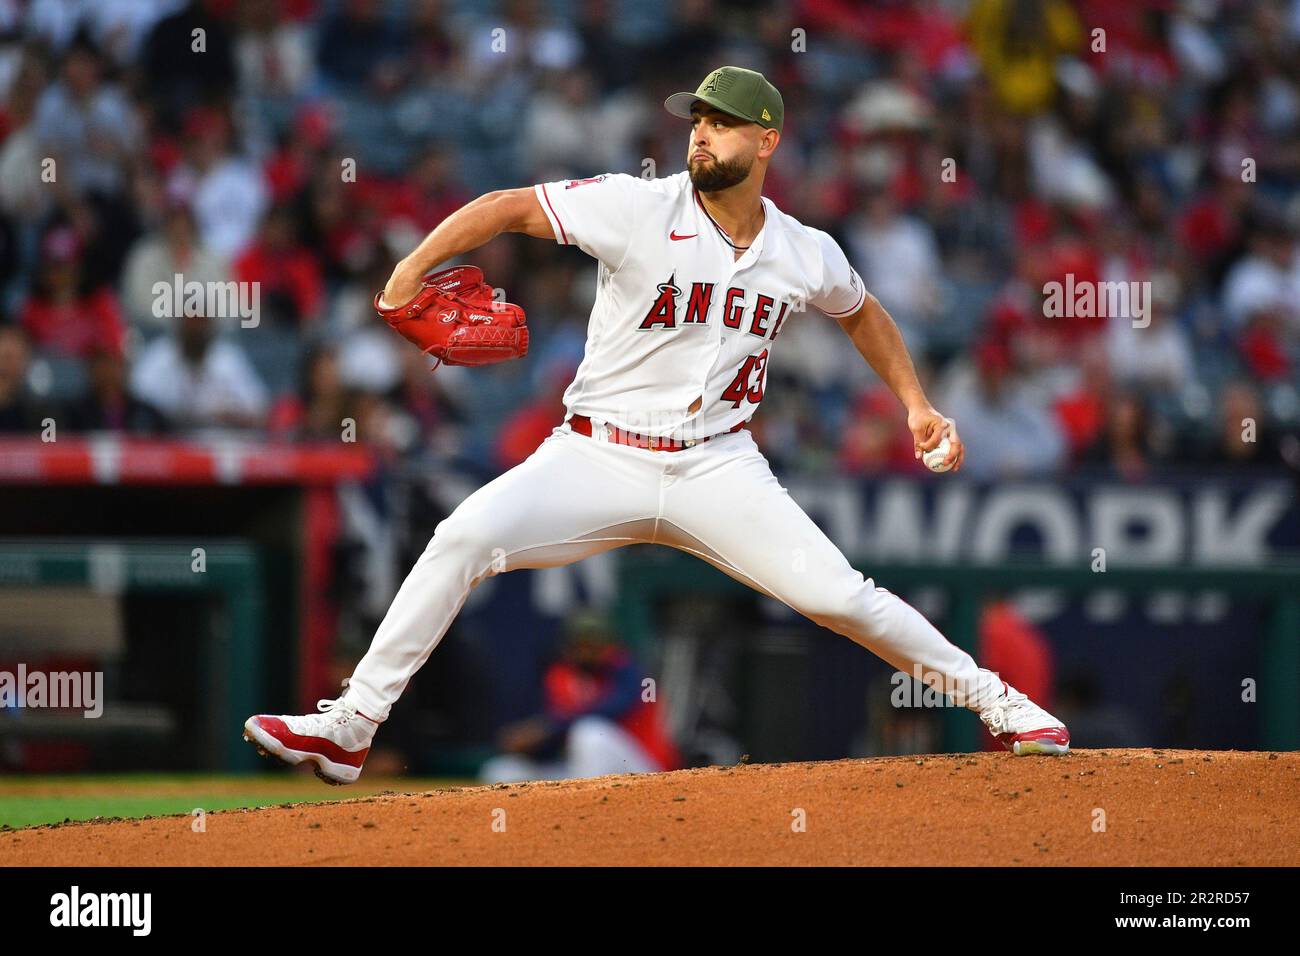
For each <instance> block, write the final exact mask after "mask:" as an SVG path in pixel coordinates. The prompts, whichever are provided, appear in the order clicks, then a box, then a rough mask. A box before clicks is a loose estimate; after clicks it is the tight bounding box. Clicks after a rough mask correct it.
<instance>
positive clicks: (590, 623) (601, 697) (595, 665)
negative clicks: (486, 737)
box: [479, 612, 680, 783]
mask: <svg viewBox="0 0 1300 956" xmlns="http://www.w3.org/2000/svg"><path fill="white" fill-rule="evenodd" d="M644 677H645V673H644V670H643V668H642V667H640V666H639V665H638V664H637V662H636V659H635V658H634V657H633V656H632V655H631V653H629V652H628V650H627V649H626V648H624V647H622V646H620V645H619V644H618V643H617V641H616V639H615V637H614V634H613V632H612V630H611V628H610V625H609V623H608V621H606V620H605V619H604V617H603V616H602V615H599V614H595V613H593V612H581V613H579V614H577V615H575V616H574V617H573V618H572V619H571V620H570V621H569V622H568V625H567V627H566V634H565V640H564V644H563V647H562V648H561V651H560V656H559V659H558V660H556V661H555V663H553V664H552V665H551V666H550V667H549V668H548V669H547V671H546V674H545V677H544V678H543V685H544V697H545V709H544V711H543V712H542V713H540V714H537V715H536V716H533V717H529V718H527V719H525V720H521V721H517V722H515V723H513V724H508V725H506V726H505V727H503V728H501V730H500V731H499V732H498V734H497V742H498V746H499V747H500V749H501V750H502V751H504V753H503V754H501V755H500V756H497V757H493V758H492V759H490V760H488V761H487V763H485V764H484V765H483V768H482V770H481V771H480V773H479V776H480V779H482V780H483V781H484V782H485V783H514V782H517V781H520V780H563V779H570V778H582V777H600V776H604V775H605V774H611V773H653V772H656V771H660V770H672V769H675V768H676V767H677V766H678V764H679V759H680V758H679V757H678V754H677V748H676V747H675V746H674V744H673V742H672V740H671V739H670V738H669V736H668V734H667V731H666V730H665V728H664V725H663V706H662V704H661V703H660V702H658V701H654V700H645V699H644V698H643V697H642V686H641V684H642V680H643V679H644Z"/></svg>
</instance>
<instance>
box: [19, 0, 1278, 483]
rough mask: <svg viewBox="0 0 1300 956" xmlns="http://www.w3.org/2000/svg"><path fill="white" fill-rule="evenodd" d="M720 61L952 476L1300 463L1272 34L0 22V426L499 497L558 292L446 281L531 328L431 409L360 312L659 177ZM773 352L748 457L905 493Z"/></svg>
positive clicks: (742, 7) (1174, 26)
mask: <svg viewBox="0 0 1300 956" xmlns="http://www.w3.org/2000/svg"><path fill="white" fill-rule="evenodd" d="M196 31H199V32H196ZM1097 31H1102V32H1101V33H1098V32H1097ZM196 38H198V39H196ZM1099 38H1100V40H1099ZM200 47H201V49H200ZM1102 47H1104V49H1103V48H1102ZM722 63H736V64H740V65H744V66H749V67H753V68H756V69H760V70H762V71H763V72H765V73H766V74H767V75H768V77H769V78H770V79H772V80H773V81H774V82H775V83H776V85H777V86H778V88H779V89H781V91H782V93H783V95H784V98H785V102H786V115H787V122H786V129H785V135H784V137H783V140H782V143H781V147H780V149H779V150H778V152H777V155H776V159H775V161H774V163H773V167H772V169H771V171H770V173H769V178H768V185H767V189H766V192H767V194H768V195H769V196H770V197H771V198H772V199H773V200H774V201H775V202H776V203H777V205H778V206H780V207H781V208H782V209H785V210H786V211H788V212H790V213H792V214H793V215H795V216H796V217H797V218H799V219H801V220H802V221H804V222H806V223H808V224H809V225H813V226H817V227H819V228H824V229H826V230H827V231H829V232H830V233H831V234H832V235H834V236H835V237H836V238H837V239H838V240H839V241H840V242H841V244H842V245H843V246H844V248H845V249H846V251H847V252H848V253H849V257H850V260H851V261H852V262H853V263H854V264H855V265H856V266H857V267H858V269H859V271H860V272H861V273H862V276H863V278H864V279H865V280H866V283H867V285H868V288H869V289H871V290H872V291H873V292H874V293H875V294H876V295H877V297H878V298H879V299H880V300H881V301H882V302H883V303H884V305H885V306H886V307H887V308H888V309H889V310H890V311H891V313H892V314H893V315H894V316H895V318H896V319H897V321H898V322H899V325H900V327H901V328H902V329H903V331H904V334H905V337H906V338H907V340H908V342H909V344H910V345H911V346H912V348H913V351H914V354H915V357H916V358H917V361H918V363H919V364H920V365H921V366H922V373H923V377H924V378H925V379H926V380H927V381H928V382H929V383H930V387H931V394H932V398H933V399H934V401H935V403H936V404H937V405H938V406H939V407H940V408H941V409H942V410H943V411H944V412H945V413H946V414H948V415H951V416H953V417H954V418H955V419H956V420H957V421H958V423H959V425H960V427H961V428H962V430H963V435H964V437H965V439H966V441H967V444H968V446H969V448H970V452H969V455H968V466H967V467H968V470H969V472H970V473H971V474H972V475H973V476H976V477H984V478H997V477H1006V476H1012V475H1020V476H1029V475H1042V474H1053V473H1057V472H1059V471H1060V470H1061V469H1065V468H1069V467H1074V466H1076V465H1080V464H1086V463H1092V464H1097V465H1102V466H1106V467H1111V468H1114V469H1117V470H1118V471H1119V472H1120V473H1121V474H1122V475H1124V476H1125V477H1130V478H1140V477H1141V476H1142V475H1144V474H1147V473H1149V472H1150V471H1151V470H1152V469H1155V468H1160V467H1163V466H1164V465H1166V464H1169V463H1173V464H1183V463H1189V462H1198V463H1212V462H1213V463H1224V462H1227V463H1240V464H1245V463H1248V462H1251V461H1265V462H1272V463H1277V462H1279V461H1282V462H1286V463H1288V464H1289V465H1290V466H1291V467H1292V468H1300V442H1298V441H1297V440H1296V438H1295V437H1294V432H1295V427H1296V423H1297V420H1298V419H1300V397H1298V395H1297V385H1298V384H1300V242H1298V236H1300V136H1298V135H1297V133H1298V131H1300V0H1286V2H1283V0H1076V2H1069V0H969V2H964V0H880V2H875V3H871V4H859V3H855V2H852V0H801V2H792V3H769V4H765V5H764V4H751V3H744V4H741V3H737V4H727V3H721V2H718V3H714V2H708V0H674V2H669V3H665V4H643V3H638V2H635V0H554V2H543V0H503V2H500V3H496V4H491V3H470V2H464V0H393V2H379V0H190V2H184V0H31V2H29V3H23V2H20V0H0V288H2V290H3V296H2V298H0V306H2V308H3V314H2V315H0V431H4V432H6V433H11V434H13V433H28V434H32V435H35V434H37V433H38V432H39V430H40V427H41V426H40V422H41V421H42V419H44V418H45V417H47V416H50V415H52V416H53V417H54V418H55V419H56V421H57V422H58V423H59V425H60V427H61V428H62V429H66V430H68V431H73V432H76V431H93V430H104V429H108V430H119V431H126V432H131V433H137V434H154V433H159V434H162V433H171V434H176V433H188V432H193V431H195V430H203V429H210V428H221V429H238V430H245V431H249V432H251V433H252V434H255V435H256V434H261V435H266V436H268V437H270V438H276V439H286V440H299V439H312V438H326V439H334V440H337V439H338V438H339V435H340V427H341V426H340V423H341V421H342V420H343V419H344V418H347V417H351V418H353V419H354V420H355V421H356V422H357V427H358V432H359V434H360V436H361V439H362V440H364V441H366V442H368V443H370V444H372V445H373V446H374V447H375V448H376V449H378V450H379V451H380V453H381V454H383V455H384V456H386V458H387V459H388V460H391V461H413V462H420V461H426V460H427V459H428V458H429V457H430V456H432V457H433V458H437V459H442V460H446V461H448V462H453V463H456V462H459V463H464V464H465V465H467V466H473V467H475V468H478V469H481V470H486V471H493V470H499V469H503V468H506V467H509V466H511V465H513V464H515V463H517V462H518V461H520V460H522V459H523V458H524V457H526V456H527V455H528V454H529V453H530V452H531V451H532V450H533V449H534V448H535V447H536V445H537V443H538V442H540V441H541V440H542V439H543V438H544V437H545V436H546V435H547V434H549V432H550V429H551V428H552V427H553V426H554V425H556V424H558V423H559V422H560V421H561V420H562V415H563V412H562V406H561V403H560V396H561V394H562V392H563V389H564V387H565V385H567V383H568V381H569V380H570V377H571V375H572V372H573V370H574V368H575V367H576V365H577V362H578V361H579V360H580V358H581V355H582V347H583V342H584V340H585V331H586V321H587V315H588V312H589V308H590V303H591V300H592V297H593V294H594V288H595V268H594V264H593V263H592V262H591V261H590V260H589V259H587V258H586V257H585V256H583V255H582V254H581V253H580V252H578V251H576V250H573V249H564V248H559V247H557V246H554V245H552V244H549V243H541V242H536V241H533V240H528V239H525V238H523V237H517V236H508V237H502V238H500V239H498V240H495V241H494V242H493V243H491V244H490V245H489V246H487V247H485V248H484V249H483V250H480V251H478V252H476V253H474V254H473V255H472V256H471V257H469V258H470V261H473V262H475V263H476V264H478V265H481V266H482V267H483V268H484V270H485V272H486V273H487V275H488V276H489V278H490V279H491V280H492V281H493V282H494V284H496V285H499V286H502V287H504V289H505V290H506V294H507V297H508V298H509V299H510V300H511V301H513V302H518V303H520V304H522V305H523V306H524V307H525V309H526V310H527V311H528V315H529V320H530V326H531V328H532V330H533V347H532V351H531V353H530V355H529V356H528V358H527V359H525V360H524V361H522V362H512V363H503V364H502V365H499V366H492V367H490V368H483V369H457V368H446V367H444V368H440V369H438V370H437V371H436V372H435V373H434V374H429V373H428V371H427V368H428V362H427V360H425V359H424V358H423V357H422V356H420V355H419V354H418V353H416V352H415V350H413V349H411V348H409V346H407V345H406V344H405V343H404V342H403V341H402V340H401V339H399V338H398V337H397V336H395V335H393V334H392V333H391V332H390V331H389V330H388V329H387V327H386V326H384V325H383V324H382V323H381V322H379V321H378V320H377V319H376V318H375V317H374V314H373V312H372V311H371V308H370V300H371V297H372V296H373V294H374V292H375V290H377V289H379V288H380V287H382V285H383V284H384V281H385V280H386V278H387V276H388V273H389V271H390V269H391V266H392V264H393V262H394V261H395V259H396V258H397V257H400V256H401V255H403V254H405V252H407V251H408V250H409V249H410V248H411V246H412V245H413V244H414V243H415V242H416V241H418V239H419V237H420V236H421V235H422V234H423V233H425V232H426V231H427V230H429V229H431V228H433V227H434V226H436V225H437V224H438V222H439V221H441V220H442V219H443V218H444V217H445V216H447V215H448V214H449V213H450V212H451V211H453V210H454V209H456V208H457V207H458V206H460V205H461V204H463V203H464V202H467V201H468V200H470V199H472V198H473V197H474V196H476V195H478V194H480V193H482V192H485V191H488V190H491V189H495V188H504V187H513V186H519V185H526V184H530V183H535V182H541V181H549V180H554V179H560V178H568V177H578V176H587V175H593V174H596V173H600V172H606V171H622V172H631V173H633V174H644V173H647V171H648V172H651V173H653V174H654V175H670V174H672V173H675V172H677V171H679V170H680V169H681V168H683V163H684V157H685V153H684V150H685V147H686V142H685V140H686V136H687V130H686V125H685V124H684V123H683V122H681V121H677V120H674V119H673V118H672V117H670V116H668V115H667V114H666V113H665V112H664V111H663V110H662V108H661V106H660V104H661V101H662V99H663V97H664V96H665V95H667V94H668V93H671V92H675V91H676V90H679V89H690V88H694V87H695V85H696V84H697V83H698V82H699V81H700V79H701V78H702V77H703V76H704V75H705V74H706V73H707V71H708V70H709V69H711V68H712V67H714V66H717V65H719V64H722ZM47 159H53V161H54V162H53V164H52V165H51V164H48V163H47V162H46V160H47ZM177 274H182V275H183V276H184V278H185V280H186V281H190V280H194V281H199V282H208V281H214V282H220V281H227V280H230V279H234V280H237V281H239V282H244V283H251V282H257V283H259V284H260V321H259V323H258V325H257V326H256V327H255V328H245V327H243V325H241V323H240V322H239V320H238V318H237V317H231V316H226V317H224V318H223V317H219V316H205V315H202V314H198V315H190V316H188V317H186V318H184V319H182V320H176V319H172V318H169V317H168V316H167V314H162V315H160V314H159V313H160V309H159V308H158V303H157V299H158V294H157V291H156V283H159V282H162V283H165V284H167V285H169V286H170V284H171V283H172V281H173V277H174V276H175V275H177ZM1067 275H1072V276H1073V277H1074V281H1075V282H1076V283H1078V282H1098V281H1107V282H1109V281H1139V282H1150V283H1151V286H1150V288H1151V290H1152V303H1151V305H1152V308H1151V322H1150V325H1149V326H1148V327H1146V328H1135V327H1134V323H1133V321H1132V319H1131V317H1129V316H1117V317H1110V318H1100V319H1084V318H1068V319H1058V318H1048V317H1046V316H1045V315H1044V309H1043V288H1044V285H1045V284H1046V283H1049V282H1053V281H1062V282H1064V281H1065V277H1066V276H1067ZM161 311H162V312H164V313H167V312H168V310H166V309H163V310H161ZM802 319H803V320H802V321H799V322H791V323H788V324H787V327H786V330H785V334H784V336H783V339H784V345H783V347H782V349H780V350H778V353H777V356H778V357H777V358H776V361H775V362H774V364H773V367H772V370H771V373H770V376H771V379H772V380H773V382H774V383H775V384H774V387H771V388H769V389H768V390H767V394H768V398H767V401H766V402H765V407H764V409H763V410H762V412H761V414H759V415H758V416H757V417H756V419H755V421H754V428H755V430H756V431H757V432H758V433H759V436H758V437H759V440H760V444H761V445H762V446H763V447H764V448H765V451H766V452H767V453H768V455H769V457H770V458H771V460H772V462H773V465H774V466H775V467H777V468H778V469H793V470H797V471H802V472H805V473H808V472H812V473H842V474H861V473H864V472H871V471H881V470H892V469H904V468H914V467H915V463H914V462H913V460H912V457H911V448H910V440H909V438H908V435H907V433H906V429H905V428H904V423H903V420H902V413H901V410H900V409H899V408H898V407H897V403H896V402H894V400H893V399H892V397H891V396H889V395H888V394H886V393H884V392H883V391H882V388H881V386H880V385H879V383H878V382H877V381H876V380H875V378H874V376H873V375H872V374H871V373H870V371H869V369H868V368H867V367H866V365H865V363H864V362H863V361H862V360H861V358H860V356H858V355H857V354H856V352H854V351H853V350H852V349H847V348H845V342H844V339H843V334H842V333H841V332H840V330H839V329H838V328H837V327H836V326H835V325H834V323H832V322H830V321H829V320H826V319H824V317H822V316H821V315H819V314H817V313H815V312H810V313H807V314H806V315H804V316H802ZM1245 418H1253V419H1255V420H1256V422H1257V426H1258V432H1257V436H1256V438H1257V440H1256V441H1254V442H1250V441H1243V440H1242V421H1243V419H1245Z"/></svg>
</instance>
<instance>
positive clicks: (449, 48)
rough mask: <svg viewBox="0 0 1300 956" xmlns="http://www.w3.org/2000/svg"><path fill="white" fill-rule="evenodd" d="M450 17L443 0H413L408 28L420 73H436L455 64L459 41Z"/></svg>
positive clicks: (412, 60)
mask: <svg viewBox="0 0 1300 956" xmlns="http://www.w3.org/2000/svg"><path fill="white" fill-rule="evenodd" d="M449 20H450V17H449V15H448V12H447V4H446V3H444V0H412V3H411V4H410V8H409V17H408V19H407V23H406V29H405V32H406V34H407V36H408V38H409V40H410V44H411V57H412V59H411V66H412V69H413V70H414V71H415V72H416V74H417V75H419V76H433V75H435V74H440V73H445V72H446V71H448V70H450V69H452V68H453V67H454V63H453V58H454V57H455V56H456V41H455V38H454V37H453V36H452V34H451V33H450V32H449V30H448V28H447V27H448V21H449Z"/></svg>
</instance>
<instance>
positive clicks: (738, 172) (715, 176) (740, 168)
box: [687, 158, 754, 193]
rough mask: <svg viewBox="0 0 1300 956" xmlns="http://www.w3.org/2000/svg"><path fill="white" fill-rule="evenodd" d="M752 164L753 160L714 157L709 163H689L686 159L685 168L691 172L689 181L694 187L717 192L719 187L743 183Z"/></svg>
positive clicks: (725, 187)
mask: <svg viewBox="0 0 1300 956" xmlns="http://www.w3.org/2000/svg"><path fill="white" fill-rule="evenodd" d="M753 166H754V161H753V160H752V159H751V160H748V161H746V160H741V159H726V160H723V159H716V158H715V159H714V160H713V161H712V162H710V163H702V162H701V163H691V162H689V160H688V163H687V168H688V171H689V172H690V174H691V182H692V183H694V184H695V188H696V189H698V190H699V191H700V192H702V193H713V192H718V191H719V190H721V189H730V188H731V187H732V186H735V185H738V184H739V183H743V182H744V181H745V180H746V179H747V178H748V177H749V171H750V169H752V168H753Z"/></svg>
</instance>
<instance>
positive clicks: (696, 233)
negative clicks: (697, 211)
mask: <svg viewBox="0 0 1300 956" xmlns="http://www.w3.org/2000/svg"><path fill="white" fill-rule="evenodd" d="M698 235H699V233H698V232H693V233H691V234H690V235H689V236H679V235H677V230H676V229H674V230H673V231H672V232H670V233H668V238H669V239H672V240H673V241H676V240H678V239H694V238H695V237H696V236H698Z"/></svg>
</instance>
